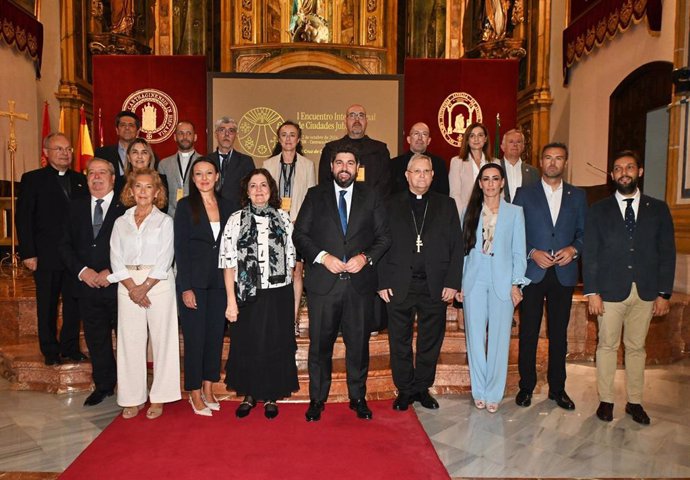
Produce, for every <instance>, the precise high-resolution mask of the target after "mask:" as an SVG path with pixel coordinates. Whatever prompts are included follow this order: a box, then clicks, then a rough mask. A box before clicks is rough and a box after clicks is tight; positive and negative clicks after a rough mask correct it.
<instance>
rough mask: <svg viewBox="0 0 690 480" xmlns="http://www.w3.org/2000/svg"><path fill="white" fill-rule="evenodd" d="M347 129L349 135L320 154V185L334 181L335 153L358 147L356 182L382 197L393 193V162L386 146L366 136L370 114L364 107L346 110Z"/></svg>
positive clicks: (326, 147)
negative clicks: (332, 168)
mask: <svg viewBox="0 0 690 480" xmlns="http://www.w3.org/2000/svg"><path fill="white" fill-rule="evenodd" d="M345 128H346V129H347V134H346V135H345V136H344V137H342V138H339V139H338V140H334V141H332V142H328V143H327V144H326V145H325V146H324V147H323V150H322V151H321V159H320V160H319V183H329V182H331V181H333V176H332V174H331V170H330V166H331V158H333V152H335V151H336V150H338V149H339V148H340V147H342V146H343V145H348V146H349V147H350V148H355V149H356V150H357V151H358V153H359V171H358V174H357V179H356V181H357V182H364V183H365V184H366V185H368V186H369V187H371V188H374V189H376V191H377V192H378V193H379V195H381V196H382V197H386V196H387V195H388V194H389V193H390V189H391V179H390V176H391V175H390V159H391V155H390V152H389V151H388V147H387V146H386V144H385V143H383V142H380V141H378V140H374V139H373V138H369V137H368V136H367V135H366V131H367V113H366V111H365V109H364V107H363V106H362V105H358V104H354V105H350V107H348V109H347V110H346V111H345Z"/></svg>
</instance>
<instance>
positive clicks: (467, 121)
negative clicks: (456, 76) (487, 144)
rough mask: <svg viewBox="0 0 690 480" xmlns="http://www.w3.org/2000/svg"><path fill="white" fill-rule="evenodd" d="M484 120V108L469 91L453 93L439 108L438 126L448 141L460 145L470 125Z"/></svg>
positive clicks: (456, 145)
mask: <svg viewBox="0 0 690 480" xmlns="http://www.w3.org/2000/svg"><path fill="white" fill-rule="evenodd" d="M481 121H482V108H481V107H480V106H479V103H478V102H477V100H475V99H474V97H472V95H470V94H469V93H465V92H455V93H451V94H450V95H448V96H447V97H446V99H445V100H444V101H443V103H442V104H441V108H439V109H438V128H439V130H440V131H441V134H442V135H443V138H445V139H446V142H448V143H449V144H451V145H453V146H454V147H460V144H461V143H462V136H463V135H464V133H465V130H466V129H467V127H468V126H469V125H471V124H472V123H474V122H481Z"/></svg>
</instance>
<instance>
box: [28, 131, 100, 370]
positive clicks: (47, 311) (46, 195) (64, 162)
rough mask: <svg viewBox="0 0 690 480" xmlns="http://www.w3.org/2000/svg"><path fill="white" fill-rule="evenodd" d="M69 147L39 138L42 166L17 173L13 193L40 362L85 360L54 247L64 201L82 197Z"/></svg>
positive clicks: (57, 137)
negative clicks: (31, 286) (30, 278)
mask: <svg viewBox="0 0 690 480" xmlns="http://www.w3.org/2000/svg"><path fill="white" fill-rule="evenodd" d="M73 151H74V149H73V148H72V147H71V146H70V143H69V140H68V139H67V137H66V136H65V135H64V134H62V133H51V134H50V135H48V136H47V137H46V138H45V140H44V142H43V153H44V155H45V156H46V157H47V158H48V165H47V166H45V167H43V168H39V169H38V170H33V171H31V172H27V173H25V174H24V175H22V179H21V184H20V190H19V195H18V197H17V214H16V221H17V236H18V237H19V256H20V257H21V258H22V262H23V264H24V266H25V267H26V268H28V269H29V270H31V271H32V272H33V273H34V281H35V282H36V311H37V317H38V341H39V344H40V347H41V353H42V354H43V356H44V357H45V364H46V365H58V364H59V363H60V356H62V357H63V358H65V359H71V360H74V361H76V362H78V361H81V360H85V359H86V356H85V355H84V354H83V353H81V352H80V351H79V314H78V311H77V303H76V301H75V299H74V297H73V296H72V292H70V289H69V285H68V282H65V275H66V273H65V265H64V264H63V263H62V260H61V258H60V255H59V252H58V247H59V245H60V240H61V239H62V230H63V223H64V221H65V216H66V214H67V209H68V207H69V202H70V199H73V198H79V197H83V196H86V195H87V194H88V190H87V187H86V178H84V175H82V174H81V173H77V172H75V171H73V170H70V168H69V167H70V165H71V163H72V153H73ZM61 294H62V330H61V331H60V341H59V342H58V339H57V305H58V299H59V298H60V295H61Z"/></svg>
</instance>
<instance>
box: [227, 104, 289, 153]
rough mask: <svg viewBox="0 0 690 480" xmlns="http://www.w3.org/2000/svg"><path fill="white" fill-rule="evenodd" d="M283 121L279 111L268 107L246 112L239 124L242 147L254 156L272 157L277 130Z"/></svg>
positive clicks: (238, 133) (238, 135)
mask: <svg viewBox="0 0 690 480" xmlns="http://www.w3.org/2000/svg"><path fill="white" fill-rule="evenodd" d="M283 121H284V120H283V117H281V116H280V114H279V113H278V112H276V111H275V110H273V109H271V108H268V107H256V108H252V109H251V110H249V111H248V112H246V113H245V114H244V115H242V118H240V123H239V124H238V125H237V130H238V131H237V139H238V140H239V142H240V145H241V146H242V149H243V150H244V151H245V152H246V153H248V154H249V155H251V156H253V157H259V158H262V159H266V158H268V157H270V156H271V152H272V151H273V146H274V145H275V143H276V130H277V129H278V127H279V126H280V124H281V123H283Z"/></svg>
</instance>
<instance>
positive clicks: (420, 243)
mask: <svg viewBox="0 0 690 480" xmlns="http://www.w3.org/2000/svg"><path fill="white" fill-rule="evenodd" d="M414 244H415V245H416V246H417V253H419V252H421V248H422V247H423V246H424V242H422V236H421V235H417V241H416V242H414Z"/></svg>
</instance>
